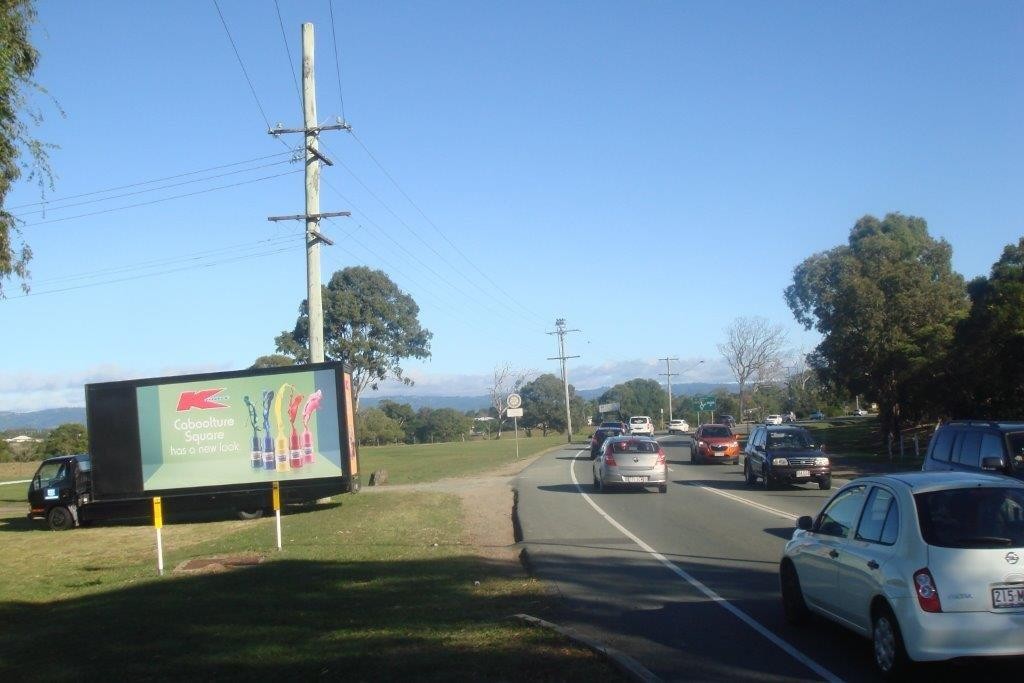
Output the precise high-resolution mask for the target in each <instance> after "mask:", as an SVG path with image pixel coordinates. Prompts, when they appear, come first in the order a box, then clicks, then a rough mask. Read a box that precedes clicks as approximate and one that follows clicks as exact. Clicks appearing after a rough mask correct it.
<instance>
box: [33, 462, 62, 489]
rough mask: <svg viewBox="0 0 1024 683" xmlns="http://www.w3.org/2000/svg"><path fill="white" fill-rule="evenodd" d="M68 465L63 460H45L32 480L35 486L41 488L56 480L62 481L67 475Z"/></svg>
mask: <svg viewBox="0 0 1024 683" xmlns="http://www.w3.org/2000/svg"><path fill="white" fill-rule="evenodd" d="M67 471H68V468H67V465H66V464H65V463H62V462H44V463H43V464H42V465H40V466H39V471H38V472H36V476H35V477H34V478H33V480H32V485H33V487H34V488H36V489H37V490H38V489H41V488H43V487H45V486H49V485H51V484H53V483H54V482H57V481H60V480H62V479H64V477H65V476H67Z"/></svg>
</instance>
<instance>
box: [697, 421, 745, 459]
mask: <svg viewBox="0 0 1024 683" xmlns="http://www.w3.org/2000/svg"><path fill="white" fill-rule="evenodd" d="M739 457H740V442H739V441H738V440H737V439H736V435H735V434H733V432H732V430H731V429H729V428H728V427H726V426H725V425H723V424H703V425H701V426H700V427H697V431H695V432H694V433H693V442H692V443H691V444H690V462H691V463H693V464H694V465H699V464H701V463H702V462H728V463H735V462H737V461H738V460H739Z"/></svg>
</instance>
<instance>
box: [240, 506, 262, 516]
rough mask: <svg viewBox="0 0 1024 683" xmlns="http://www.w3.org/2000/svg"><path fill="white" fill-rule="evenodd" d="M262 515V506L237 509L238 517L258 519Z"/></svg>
mask: <svg viewBox="0 0 1024 683" xmlns="http://www.w3.org/2000/svg"><path fill="white" fill-rule="evenodd" d="M262 516H263V508H253V509H252V510H239V511H238V518H239V519H259V518H260V517H262Z"/></svg>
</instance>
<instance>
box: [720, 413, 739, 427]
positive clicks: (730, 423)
mask: <svg viewBox="0 0 1024 683" xmlns="http://www.w3.org/2000/svg"><path fill="white" fill-rule="evenodd" d="M718 424H723V425H725V426H726V427H730V428H731V427H735V426H736V418H735V417H733V416H732V415H719V416H718Z"/></svg>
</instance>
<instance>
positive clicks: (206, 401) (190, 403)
mask: <svg viewBox="0 0 1024 683" xmlns="http://www.w3.org/2000/svg"><path fill="white" fill-rule="evenodd" d="M222 391H224V390H223V389H203V390H202V391H183V392H181V396H179V397H178V412H181V411H183V410H190V409H192V408H199V409H200V410H206V409H208V408H227V407H228V406H227V405H225V404H223V403H217V402H216V401H214V400H213V398H214V397H215V396H216V395H217V394H219V393H220V392H222Z"/></svg>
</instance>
